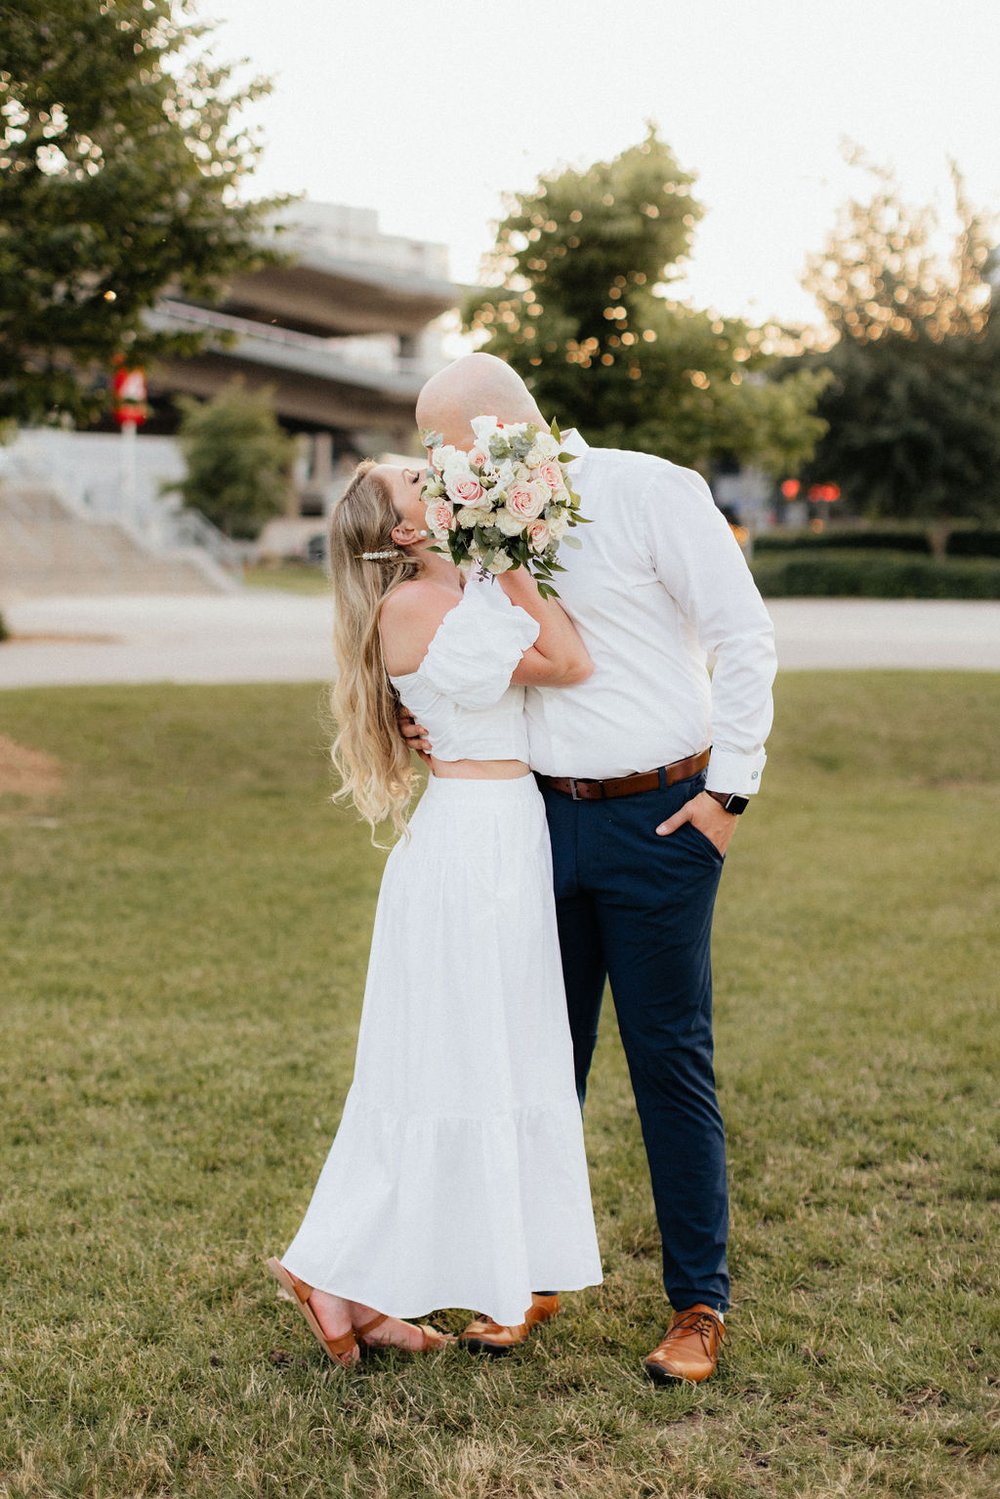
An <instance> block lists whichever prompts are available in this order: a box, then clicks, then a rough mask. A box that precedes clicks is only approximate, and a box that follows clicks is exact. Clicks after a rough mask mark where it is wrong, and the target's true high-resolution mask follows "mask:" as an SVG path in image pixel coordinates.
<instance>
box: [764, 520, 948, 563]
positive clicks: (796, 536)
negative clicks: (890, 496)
mask: <svg viewBox="0 0 1000 1499" xmlns="http://www.w3.org/2000/svg"><path fill="white" fill-rule="evenodd" d="M930 550H931V548H930V542H929V541H928V539H927V531H926V529H921V530H919V531H915V530H907V531H903V530H898V529H897V530H892V529H889V528H887V529H884V530H878V531H868V530H865V529H863V528H861V527H859V528H858V529H856V530H854V529H852V530H846V531H844V530H833V531H818V532H817V531H785V532H781V531H778V532H773V531H766V532H764V534H763V535H762V536H758V537H757V539H756V540H755V542H754V553H755V554H756V553H758V552H806V551H809V552H820V551H824V552H825V551H865V552H868V551H872V552H874V551H892V552H917V553H920V554H921V555H923V556H925V557H926V556H929V555H930Z"/></svg>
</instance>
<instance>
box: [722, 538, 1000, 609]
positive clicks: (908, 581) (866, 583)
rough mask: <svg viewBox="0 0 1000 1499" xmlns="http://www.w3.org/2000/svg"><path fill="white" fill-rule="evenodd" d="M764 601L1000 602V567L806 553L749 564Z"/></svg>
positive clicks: (892, 556)
mask: <svg viewBox="0 0 1000 1499" xmlns="http://www.w3.org/2000/svg"><path fill="white" fill-rule="evenodd" d="M751 567H752V568H753V574H754V577H755V579H756V581H757V587H758V588H759V589H760V591H761V593H762V594H763V595H764V597H765V598H772V599H774V598H866V599H1000V562H993V561H986V560H984V561H967V560H965V559H963V558H955V559H951V558H945V559H944V560H943V561H935V560H934V559H933V558H931V557H914V556H912V555H909V554H908V553H906V552H896V553H890V552H880V553H876V554H875V555H870V556H867V557H866V556H863V555H859V554H858V553H857V552H851V551H841V552H834V551H829V552H825V553H824V554H823V555H822V556H814V555H812V554H810V552H808V551H807V550H806V549H804V548H803V549H802V550H801V551H799V552H798V553H797V554H796V553H794V552H786V553H779V554H777V555H771V556H763V557H762V556H760V553H759V547H758V548H757V549H756V550H755V553H754V557H753V561H752V563H751Z"/></svg>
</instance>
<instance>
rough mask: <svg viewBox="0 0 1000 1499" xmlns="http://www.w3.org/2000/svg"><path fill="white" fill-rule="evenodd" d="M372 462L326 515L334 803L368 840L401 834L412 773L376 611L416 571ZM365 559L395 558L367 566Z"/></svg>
mask: <svg viewBox="0 0 1000 1499" xmlns="http://www.w3.org/2000/svg"><path fill="white" fill-rule="evenodd" d="M374 468H375V464H374V462H372V461H371V460H370V459H369V460H367V461H366V462H364V463H361V464H359V465H358V467H357V469H356V471H355V473H354V477H353V478H352V480H351V482H350V484H349V485H348V486H347V489H346V490H345V492H344V495H343V497H342V499H340V500H339V501H338V502H337V504H336V505H335V506H334V509H333V514H332V515H331V516H330V536H329V541H330V574H331V578H332V580H333V589H334V627H333V649H334V655H335V656H336V660H337V680H336V682H335V683H334V686H333V689H332V691H331V694H330V702H331V706H332V708H333V716H334V721H335V725H336V733H335V737H334V740H333V744H332V746H331V750H330V753H331V756H332V758H333V763H334V765H335V766H336V768H337V771H338V773H339V775H340V786H339V788H338V789H337V790H336V791H335V792H334V794H333V799H334V801H348V800H350V801H353V803H354V805H355V806H356V807H357V809H358V811H359V812H360V813H361V815H362V817H364V818H365V819H366V821H367V822H369V823H370V824H371V827H372V832H373V834H374V830H375V828H376V827H377V826H378V824H379V823H381V822H385V821H386V820H387V819H391V821H392V825H393V828H394V829H395V831H396V832H397V833H402V832H403V831H404V830H405V828H406V815H405V814H406V808H407V806H408V804H409V801H410V797H411V795H412V793H413V768H412V766H411V763H410V752H409V750H408V749H407V748H406V745H405V744H404V742H403V740H402V738H401V736H400V733H399V725H398V724H397V722H396V714H397V711H398V708H399V699H398V697H397V696H396V692H395V689H394V688H393V686H392V683H391V682H390V681H389V678H388V676H387V675H386V670H385V663H384V661H383V659H382V642H381V639H380V636H379V628H378V621H379V610H380V609H381V607H382V604H383V602H384V600H385V599H386V598H387V597H388V595H389V594H390V593H392V592H393V590H394V589H396V588H398V587H399V585H400V584H401V583H405V582H407V581H408V580H409V579H410V578H415V577H416V576H417V574H418V573H419V571H420V564H419V562H418V561H417V559H416V558H415V557H413V556H411V555H410V553H408V552H406V551H403V550H402V549H401V548H399V547H397V546H396V544H395V542H394V541H393V540H392V530H393V527H394V526H396V525H398V524H399V516H398V515H397V514H396V511H395V508H394V506H393V503H392V494H391V491H390V489H389V486H388V484H386V482H385V481H384V479H381V478H379V477H378V476H377V475H376V474H375V473H373V472H372V470H373V469H374ZM365 552H390V553H392V554H393V555H392V556H389V557H385V558H379V559H375V560H372V559H366V558H365V557H364V556H363V555H362V554H363V553H365Z"/></svg>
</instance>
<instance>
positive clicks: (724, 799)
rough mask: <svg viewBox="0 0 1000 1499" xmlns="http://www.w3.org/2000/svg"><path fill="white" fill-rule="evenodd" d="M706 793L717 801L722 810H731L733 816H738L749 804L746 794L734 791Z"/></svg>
mask: <svg viewBox="0 0 1000 1499" xmlns="http://www.w3.org/2000/svg"><path fill="white" fill-rule="evenodd" d="M708 794H709V796H710V797H712V799H713V801H717V802H718V803H719V806H720V807H721V808H722V810H723V812H731V813H732V814H733V816H734V817H739V815H740V813H741V812H745V811H746V809H747V807H749V805H750V798H749V797H748V796H739V795H738V794H737V793H736V792H735V791H710V792H709V793H708Z"/></svg>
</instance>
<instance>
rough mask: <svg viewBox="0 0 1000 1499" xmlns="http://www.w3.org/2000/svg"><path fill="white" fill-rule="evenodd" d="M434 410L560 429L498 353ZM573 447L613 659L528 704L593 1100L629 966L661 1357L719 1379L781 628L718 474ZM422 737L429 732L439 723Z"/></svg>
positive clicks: (425, 408)
mask: <svg viewBox="0 0 1000 1499" xmlns="http://www.w3.org/2000/svg"><path fill="white" fill-rule="evenodd" d="M416 414H417V423H418V425H419V426H420V427H421V429H423V430H426V431H433V432H440V433H441V434H442V435H443V438H444V441H445V442H446V443H452V444H454V446H455V447H457V448H463V449H468V448H469V447H471V446H472V440H473V436H472V429H471V426H470V423H471V421H472V419H473V417H476V416H481V415H491V416H496V417H498V418H499V419H500V420H501V421H504V422H537V423H538V424H539V425H542V426H546V427H547V426H548V423H547V422H546V421H545V419H544V417H543V415H542V413H541V412H540V411H539V410H538V407H537V405H536V404H535V400H534V398H533V396H532V395H531V392H530V391H529V390H528V388H527V387H526V385H525V384H524V382H523V380H522V379H521V378H520V376H519V375H517V374H516V373H515V371H514V370H512V369H511V368H510V367H509V366H508V365H506V364H504V363H503V362H502V361H501V360H499V359H495V358H494V357H493V356H492V355H489V354H470V355H467V356H466V357H465V358H463V359H459V360H456V362H455V363H454V364H452V365H449V366H448V368H447V369H444V370H442V371H441V372H440V373H439V374H437V375H435V376H434V377H433V378H432V379H431V380H429V381H428V382H427V384H426V385H425V386H424V388H423V390H422V391H421V393H420V397H419V400H418V402H417V413H416ZM562 440H563V447H564V450H567V451H569V452H571V453H572V454H574V457H575V462H574V463H573V468H572V476H573V486H574V488H575V489H576V490H577V491H578V493H579V495H580V500H581V510H582V513H583V514H584V515H585V516H587V517H588V518H589V519H590V521H591V522H592V524H590V525H589V526H587V527H586V528H584V529H583V530H582V531H581V532H579V533H578V534H579V535H580V537H581V540H582V546H581V549H580V550H579V551H570V550H567V551H565V553H564V554H563V555H561V556H560V561H561V562H562V563H563V564H564V566H565V568H566V571H565V573H563V574H561V575H560V579H559V595H560V600H561V602H562V604H563V606H564V608H565V609H566V610H567V612H568V613H569V615H570V616H571V618H572V619H573V621H574V623H575V625H576V627H577V629H578V631H579V633H580V635H581V636H582V638H583V641H584V644H585V645H586V647H587V650H588V651H589V653H590V656H591V659H592V661H593V662H594V672H593V675H592V676H591V677H590V678H589V679H588V680H587V681H586V682H583V683H580V684H579V685H577V686H573V687H562V688H529V689H528V691H527V694H526V703H525V712H526V716H527V720H528V730H529V743H530V759H531V766H532V769H533V770H534V772H535V774H536V777H537V779H538V782H539V785H540V786H541V788H542V792H543V795H544V797H545V804H546V812H547V815H548V822H549V832H550V835H551V841H552V860H553V871H554V878H555V892H556V906H557V912H558V918H559V937H560V944H561V948H562V961H563V974H564V978H565V983H566V1001H567V1006H568V1009H569V1019H570V1028H571V1031H572V1035H573V1049H574V1059H575V1065H576V1081H577V1090H578V1093H579V1096H580V1103H581V1107H582V1105H583V1102H584V1098H585V1096H586V1088H587V1076H588V1073H589V1070H590V1063H591V1059H592V1057H593V1053H594V1046H595V1043H596V1040H597V1029H598V1019H599V1015H600V1008H601V1000H602V996H603V993H604V988H605V983H606V981H607V980H608V979H610V982H611V989H612V992H613V994H614V1000H615V1009H616V1012H617V1016H618V1026H619V1030H620V1033H621V1038H622V1042H623V1045H624V1049H625V1054H626V1057H627V1060H628V1066H629V1073H630V1076H631V1080H632V1087H633V1091H634V1093H635V1100H636V1105H637V1108H638V1111H639V1118H640V1122H641V1125H642V1133H643V1140H644V1143H645V1146H646V1154H647V1158H648V1161H649V1170H650V1177H651V1181H652V1187H653V1198H654V1202H655V1206H656V1215H657V1221H658V1224H659V1229H660V1235H661V1238H662V1243H663V1280H664V1287H665V1289H666V1293H667V1296H668V1299H669V1301H670V1303H671V1306H672V1308H673V1313H672V1317H671V1320H670V1324H669V1326H668V1329H667V1332H666V1334H665V1336H664V1338H663V1339H662V1341H661V1342H660V1344H659V1345H658V1346H657V1348H656V1349H654V1350H653V1352H652V1353H651V1354H650V1355H649V1357H648V1358H647V1359H646V1361H645V1368H646V1370H647V1372H648V1373H649V1374H650V1376H651V1377H652V1378H653V1379H654V1380H656V1381H658V1382H661V1383H669V1382H673V1381H676V1380H691V1381H700V1380H703V1379H706V1378H708V1377H709V1375H711V1374H712V1373H714V1371H715V1368H716V1365H717V1361H718V1355H719V1350H720V1347H721V1344H722V1339H723V1337H724V1335H725V1333H724V1322H725V1312H726V1309H727V1307H728V1305H729V1275H728V1269H727V1263H726V1243H727V1238H728V1199H727V1183H726V1160H725V1136H724V1131H723V1124H722V1118H721V1115H720V1113H719V1107H718V1102H717V1099H716V1090H715V1075H714V1067H713V1038H712V974H711V960H710V938H711V925H712V915H713V911H714V905H715V896H716V891H717V889H718V884H719V878H720V875H721V873H722V868H723V864H724V861H725V857H726V851H727V849H728V847H729V842H730V839H731V838H732V836H733V832H734V829H735V828H736V826H737V823H738V818H739V815H740V814H741V813H742V812H743V811H744V810H745V809H746V807H747V805H748V803H749V800H750V797H751V796H752V795H753V794H754V793H756V792H757V790H758V789H759V787H760V778H761V773H762V771H763V768H764V762H765V759H766V756H765V753H764V741H765V739H766V737H767V734H768V732H769V729H770V726H771V715H772V706H771V685H772V682H773V679H774V674H775V664H776V663H775V654H774V636H773V629H772V626H771V621H770V619H769V617H768V614H767V611H766V609H765V608H764V605H763V602H762V600H761V598H760V595H759V593H758V592H757V589H756V587H755V585H754V582H753V579H752V577H751V575H750V571H749V569H748V568H747V565H746V563H745V561H744V559H743V555H742V553H741V552H740V549H739V547H738V545H737V543H736V541H735V540H734V538H733V535H732V532H731V531H730V528H729V526H728V525H727V524H726V522H725V520H724V518H723V516H722V514H721V512H720V511H719V510H718V509H717V508H716V506H715V504H714V502H713V500H712V496H711V493H710V491H709V488H708V485H707V484H706V483H705V481H704V479H702V477H701V476H700V475H699V474H697V473H695V472H694V471H693V470H691V469H685V468H679V467H678V466H677V465H676V464H673V463H670V462H668V461H667V460H666V459H663V458H657V457H654V456H652V455H651V454H648V453H631V452H623V451H619V450H616V449H609V448H590V447H588V445H587V444H586V442H585V441H584V440H583V438H582V437H581V436H580V435H579V433H577V432H576V431H575V430H572V429H571V430H569V431H564V432H563V438H562ZM710 657H714V660H715V665H714V669H713V671H712V673H711V675H710V674H709V670H708V660H709V658H710ZM404 732H405V733H406V734H407V737H408V738H410V740H411V743H413V744H414V746H415V747H417V748H424V749H425V748H426V747H427V746H426V737H425V736H424V735H423V731H422V730H421V729H420V727H419V725H412V724H410V725H408V726H404ZM553 1164H554V1165H555V1164H556V1163H553ZM483 1191H484V1192H488V1191H489V1182H488V1181H487V1182H484V1183H483ZM534 1301H535V1304H534V1305H533V1307H532V1308H531V1309H529V1311H528V1313H527V1314H526V1320H525V1322H524V1324H522V1325H521V1327H518V1328H498V1327H495V1325H494V1324H490V1323H489V1322H488V1321H487V1320H486V1319H479V1320H478V1321H477V1322H476V1323H474V1324H473V1326H472V1327H471V1328H469V1329H467V1341H469V1342H471V1343H473V1344H474V1345H475V1346H476V1347H482V1348H485V1349H491V1348H492V1351H498V1352H499V1351H506V1350H507V1349H508V1348H510V1347H512V1346H514V1345H515V1344H516V1343H518V1342H520V1341H522V1340H523V1338H525V1337H526V1336H527V1335H528V1333H529V1331H530V1329H531V1327H533V1326H535V1325H537V1324H538V1323H539V1322H541V1321H544V1320H546V1318H547V1316H549V1315H551V1314H552V1312H553V1310H554V1309H555V1308H557V1306H558V1302H557V1300H556V1298H555V1297H553V1296H552V1295H551V1294H550V1293H549V1294H546V1293H542V1292H539V1293H538V1294H537V1295H536V1297H535V1299H534Z"/></svg>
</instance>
